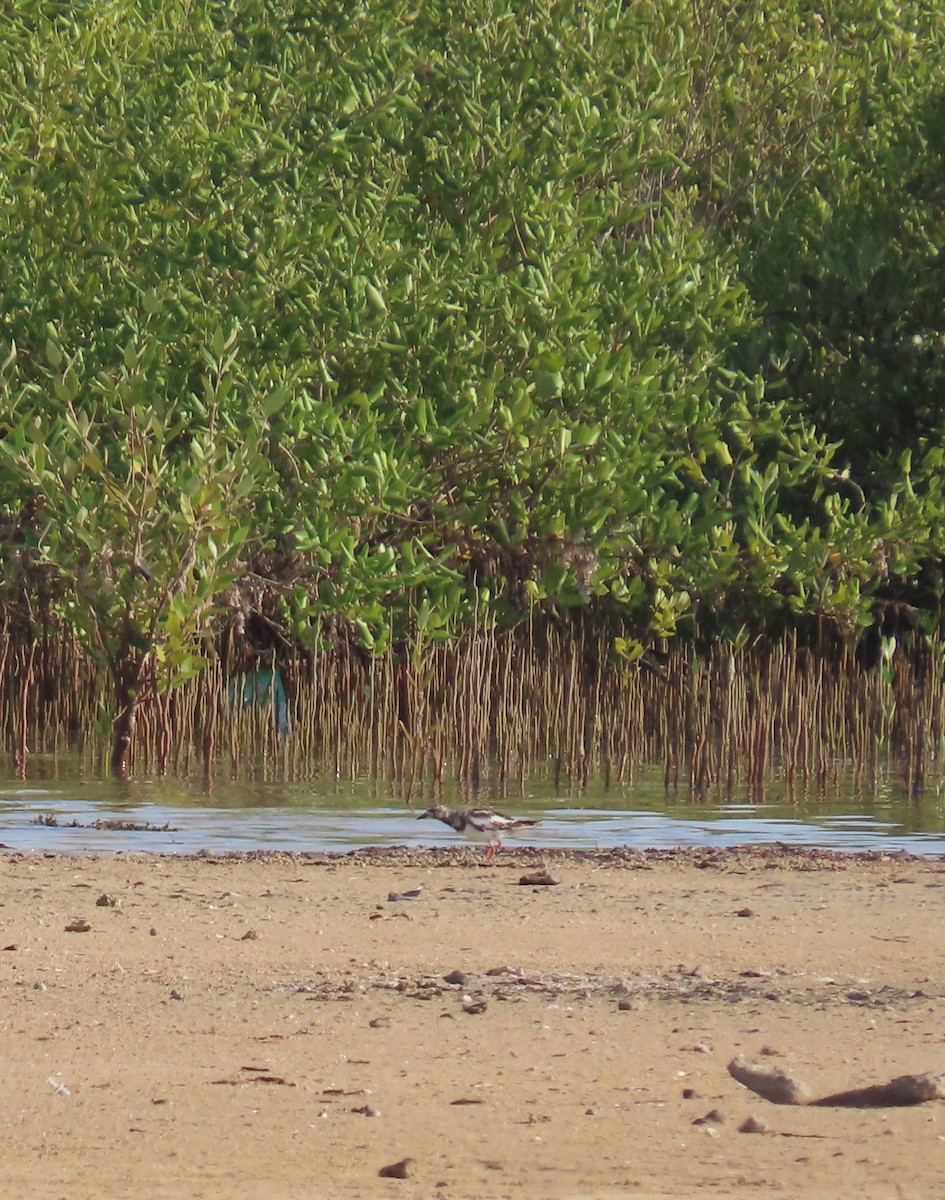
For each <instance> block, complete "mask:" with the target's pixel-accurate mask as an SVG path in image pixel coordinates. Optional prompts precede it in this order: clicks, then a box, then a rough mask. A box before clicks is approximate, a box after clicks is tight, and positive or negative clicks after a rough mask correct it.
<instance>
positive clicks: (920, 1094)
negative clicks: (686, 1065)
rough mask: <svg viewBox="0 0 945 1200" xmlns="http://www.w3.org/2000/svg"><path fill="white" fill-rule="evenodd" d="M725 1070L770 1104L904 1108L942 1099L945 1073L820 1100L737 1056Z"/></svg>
mask: <svg viewBox="0 0 945 1200" xmlns="http://www.w3.org/2000/svg"><path fill="white" fill-rule="evenodd" d="M728 1073H729V1075H731V1076H732V1078H733V1079H735V1080H737V1081H738V1082H739V1083H741V1084H743V1085H744V1086H745V1087H747V1088H748V1089H749V1090H750V1091H752V1092H754V1093H755V1094H756V1095H758V1096H761V1097H762V1099H764V1100H769V1101H770V1102H771V1103H772V1104H804V1105H809V1106H811V1107H815V1108H908V1107H911V1106H912V1105H915V1104H925V1103H926V1102H927V1101H929V1100H945V1073H940V1074H936V1073H934V1072H932V1071H926V1072H923V1073H920V1074H916V1075H898V1076H896V1078H895V1079H891V1080H889V1082H888V1083H876V1084H871V1085H869V1086H868V1087H860V1088H850V1089H849V1090H847V1091H843V1092H834V1093H832V1094H831V1095H829V1096H821V1097H820V1099H817V1100H814V1099H812V1098H811V1092H810V1088H809V1087H808V1086H807V1085H806V1084H805V1083H801V1082H800V1081H799V1080H797V1079H794V1078H793V1077H792V1076H790V1075H788V1074H787V1072H786V1071H782V1070H780V1069H778V1068H777V1067H770V1066H762V1065H761V1064H759V1063H755V1062H752V1061H751V1060H749V1059H747V1058H743V1057H741V1056H739V1057H737V1058H733V1059H732V1061H731V1062H730V1063H729V1064H728Z"/></svg>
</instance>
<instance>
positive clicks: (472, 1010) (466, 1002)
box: [463, 996, 489, 1017]
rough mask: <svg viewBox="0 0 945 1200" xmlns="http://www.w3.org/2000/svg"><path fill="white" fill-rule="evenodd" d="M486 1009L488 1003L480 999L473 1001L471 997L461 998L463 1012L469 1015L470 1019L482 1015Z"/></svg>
mask: <svg viewBox="0 0 945 1200" xmlns="http://www.w3.org/2000/svg"><path fill="white" fill-rule="evenodd" d="M488 1007H489V1005H488V1003H487V1002H486V1001H485V1000H484V999H483V998H482V997H479V998H477V999H476V1000H473V999H472V997H471V996H464V997H463V1012H464V1013H469V1015H470V1016H471V1017H475V1016H478V1015H479V1013H484V1012H485V1011H486V1009H487V1008H488Z"/></svg>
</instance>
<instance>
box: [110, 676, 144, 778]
mask: <svg viewBox="0 0 945 1200" xmlns="http://www.w3.org/2000/svg"><path fill="white" fill-rule="evenodd" d="M119 705H120V707H119V710H118V717H117V719H116V721H115V737H114V740H113V741H112V762H111V770H112V774H113V775H114V776H116V777H117V778H119V779H125V778H127V776H128V756H129V755H130V754H131V739H132V738H133V737H134V733H135V722H136V721H137V719H138V700H137V697H135V696H134V695H130V696H126V698H125V700H124V702H122V701H119Z"/></svg>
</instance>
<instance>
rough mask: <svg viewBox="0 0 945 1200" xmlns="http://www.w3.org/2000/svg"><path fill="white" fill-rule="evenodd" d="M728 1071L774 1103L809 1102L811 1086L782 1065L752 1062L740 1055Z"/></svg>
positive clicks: (744, 1084)
mask: <svg viewBox="0 0 945 1200" xmlns="http://www.w3.org/2000/svg"><path fill="white" fill-rule="evenodd" d="M728 1073H729V1075H731V1077H732V1078H733V1079H734V1080H736V1081H737V1082H738V1083H740V1084H742V1085H743V1086H744V1087H746V1088H748V1090H749V1091H752V1092H754V1093H755V1094H756V1095H758V1096H761V1097H762V1099H764V1100H769V1101H770V1102H771V1103H772V1104H807V1103H808V1101H809V1100H810V1098H811V1091H810V1088H809V1087H808V1086H807V1085H806V1084H805V1083H801V1082H800V1080H797V1079H794V1078H793V1077H792V1076H791V1075H789V1074H788V1073H787V1072H786V1071H782V1070H781V1068H780V1067H773V1066H769V1065H767V1064H762V1063H756V1062H752V1061H751V1059H748V1058H745V1057H744V1056H742V1055H738V1056H737V1057H736V1058H733V1059H732V1061H731V1062H730V1063H729V1064H728Z"/></svg>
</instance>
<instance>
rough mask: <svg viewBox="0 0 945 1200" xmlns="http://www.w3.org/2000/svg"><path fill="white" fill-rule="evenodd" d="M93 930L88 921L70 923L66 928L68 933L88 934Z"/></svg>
mask: <svg viewBox="0 0 945 1200" xmlns="http://www.w3.org/2000/svg"><path fill="white" fill-rule="evenodd" d="M91 928H92V926H91V925H90V924H89V923H88V921H81V920H80V921H70V922H69V924H68V925H67V926H66V933H88V932H89V930H90V929H91Z"/></svg>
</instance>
